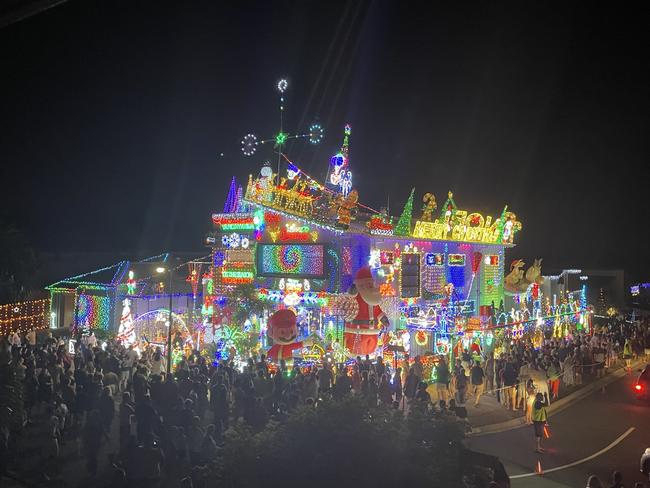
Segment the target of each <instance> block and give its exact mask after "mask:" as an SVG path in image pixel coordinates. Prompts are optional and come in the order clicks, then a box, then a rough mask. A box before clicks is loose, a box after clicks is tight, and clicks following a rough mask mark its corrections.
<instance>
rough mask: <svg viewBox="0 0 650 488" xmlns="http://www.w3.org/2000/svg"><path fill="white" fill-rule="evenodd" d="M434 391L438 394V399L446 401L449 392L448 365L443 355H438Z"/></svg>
mask: <svg viewBox="0 0 650 488" xmlns="http://www.w3.org/2000/svg"><path fill="white" fill-rule="evenodd" d="M436 392H437V394H438V401H440V400H443V401H445V402H446V401H447V397H448V393H449V366H448V365H447V361H445V357H444V356H440V361H439V362H438V367H437V368H436Z"/></svg>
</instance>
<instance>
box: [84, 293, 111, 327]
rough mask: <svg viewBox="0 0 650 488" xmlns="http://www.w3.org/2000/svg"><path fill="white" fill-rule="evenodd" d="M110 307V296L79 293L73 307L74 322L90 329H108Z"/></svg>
mask: <svg viewBox="0 0 650 488" xmlns="http://www.w3.org/2000/svg"><path fill="white" fill-rule="evenodd" d="M111 309H112V303H111V299H110V297H107V296H99V295H88V294H86V293H80V294H79V295H78V296H77V304H76V307H75V324H76V325H77V326H87V327H90V328H92V329H96V328H99V329H108V327H109V326H110V319H111Z"/></svg>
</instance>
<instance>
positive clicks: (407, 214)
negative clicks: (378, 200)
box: [395, 188, 415, 236]
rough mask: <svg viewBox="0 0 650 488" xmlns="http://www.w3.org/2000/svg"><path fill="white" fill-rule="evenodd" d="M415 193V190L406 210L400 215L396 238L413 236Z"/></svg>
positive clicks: (412, 191) (405, 206)
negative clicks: (412, 221) (412, 223)
mask: <svg viewBox="0 0 650 488" xmlns="http://www.w3.org/2000/svg"><path fill="white" fill-rule="evenodd" d="M414 193H415V188H413V189H412V190H411V194H410V195H409V198H408V200H407V201H406V205H404V210H402V215H400V217H399V220H398V222H397V225H396V226H395V235H396V236H410V235H411V220H412V218H413V194H414Z"/></svg>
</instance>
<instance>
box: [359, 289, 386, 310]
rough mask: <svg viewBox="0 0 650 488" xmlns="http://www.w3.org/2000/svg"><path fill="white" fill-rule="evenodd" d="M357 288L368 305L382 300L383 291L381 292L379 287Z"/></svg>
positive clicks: (376, 303)
mask: <svg viewBox="0 0 650 488" xmlns="http://www.w3.org/2000/svg"><path fill="white" fill-rule="evenodd" d="M357 290H358V291H359V294H360V295H361V298H363V301H364V302H366V303H367V304H368V305H371V306H375V305H379V302H380V301H381V293H379V290H378V289H377V288H359V287H357Z"/></svg>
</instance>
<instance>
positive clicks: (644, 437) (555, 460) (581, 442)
mask: <svg viewBox="0 0 650 488" xmlns="http://www.w3.org/2000/svg"><path fill="white" fill-rule="evenodd" d="M637 374H638V373H636V372H635V373H634V374H633V375H631V376H625V377H623V378H621V379H619V380H617V381H615V382H614V383H611V384H610V385H608V386H607V388H606V391H605V393H602V392H601V391H597V392H594V393H592V394H591V395H589V396H587V397H585V398H584V399H582V400H580V401H578V402H576V403H575V404H573V405H571V406H570V407H568V408H566V409H565V410H563V411H561V412H559V413H557V414H556V415H554V416H552V417H551V418H550V419H549V426H550V438H549V439H546V440H544V441H543V446H544V447H545V449H546V452H545V453H543V454H537V453H535V451H534V448H535V440H534V437H533V429H532V427H530V426H524V427H521V428H517V429H514V430H509V431H505V432H500V433H495V434H488V435H485V436H478V437H471V438H469V439H468V440H467V445H468V447H470V448H471V449H475V450H477V451H481V452H485V453H488V454H492V455H496V456H499V458H500V459H501V460H502V461H503V463H504V464H505V466H506V469H507V471H508V474H509V475H510V476H511V481H512V486H513V488H519V487H527V488H528V487H531V488H535V487H540V488H541V487H547V488H550V487H555V488H561V487H572V488H573V487H580V488H581V487H583V486H585V485H586V482H587V478H588V477H589V475H592V474H595V475H596V476H598V477H599V478H600V479H601V481H603V482H604V486H609V481H610V475H611V473H612V471H614V470H618V471H621V472H622V473H623V480H624V484H625V486H626V487H633V486H634V482H636V481H643V478H642V476H641V473H640V472H639V459H640V457H641V454H642V452H643V451H644V450H645V448H647V447H650V403H642V402H639V401H638V400H636V398H634V395H633V391H632V385H633V383H634V380H635V379H636V375H637ZM599 452H600V453H599ZM594 455H595V456H594ZM586 458H589V459H586ZM583 460H584V462H580V461H583ZM538 461H539V463H540V464H541V468H542V470H543V471H545V473H544V475H543V476H538V475H532V476H522V475H526V474H530V473H534V472H535V468H536V466H537V463H538ZM566 465H571V466H566ZM553 468H559V469H557V470H554V471H552V472H548V471H549V470H551V469H553ZM647 486H650V484H648V485H647Z"/></svg>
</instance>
